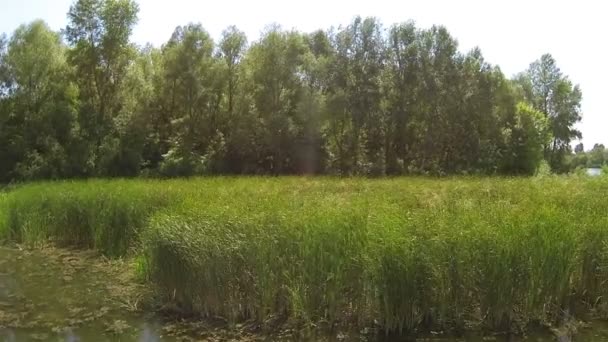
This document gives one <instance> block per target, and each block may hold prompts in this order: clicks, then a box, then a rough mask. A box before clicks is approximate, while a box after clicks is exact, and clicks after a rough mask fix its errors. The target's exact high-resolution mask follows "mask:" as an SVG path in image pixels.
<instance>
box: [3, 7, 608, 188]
mask: <svg viewBox="0 0 608 342" xmlns="http://www.w3.org/2000/svg"><path fill="white" fill-rule="evenodd" d="M137 16H138V5H137V4H136V3H135V2H134V1H133V0H77V1H76V2H75V3H74V4H73V5H72V6H71V8H70V9H69V12H68V25H67V27H66V28H65V29H64V30H62V32H60V33H58V32H53V31H52V30H50V29H49V28H48V26H47V25H46V24H45V23H44V22H42V21H35V22H33V23H30V24H27V25H22V26H21V27H19V28H18V29H17V30H16V31H15V32H14V33H13V34H12V36H10V37H6V36H5V35H3V36H0V182H10V181H19V180H31V179H59V178H71V177H91V176H97V177H114V176H120V177H124V176H137V175H158V176H189V175H197V174H336V175H368V176H382V175H400V174H435V175H443V174H533V173H535V172H536V170H537V168H538V167H539V165H540V163H541V162H542V161H543V160H546V161H547V162H548V163H549V164H550V166H551V168H552V169H553V170H554V171H556V172H564V171H567V170H568V165H570V164H569V160H570V159H571V157H569V156H570V153H571V152H570V151H571V147H570V144H571V142H572V141H574V140H576V139H579V138H581V133H580V132H578V131H577V130H576V129H574V125H575V124H576V123H577V122H578V121H580V119H581V110H580V103H581V99H582V93H581V90H580V88H579V87H578V86H577V85H575V84H573V83H572V81H570V80H569V79H568V77H567V76H565V75H563V74H562V72H561V71H560V69H559V68H558V67H557V62H556V61H555V60H554V58H553V57H552V56H551V55H549V54H546V55H543V56H541V58H540V59H539V60H537V61H535V62H533V63H532V64H531V65H530V68H529V69H528V70H526V71H524V72H522V73H521V74H519V75H517V76H516V77H515V78H513V79H509V78H508V77H505V75H504V74H503V73H502V72H501V70H500V68H498V67H497V66H494V65H491V64H490V63H488V62H487V61H486V60H485V59H484V58H483V55H482V53H481V51H480V50H479V49H477V48H476V49H473V50H471V51H468V52H461V51H459V49H458V42H457V40H456V39H455V38H454V37H452V36H451V35H450V33H449V32H448V30H447V29H446V28H445V27H441V26H433V27H431V28H428V29H424V28H418V27H417V26H416V25H415V23H413V22H411V21H408V22H404V23H400V24H395V25H392V26H385V25H383V24H382V23H381V22H380V21H379V20H378V19H376V18H361V17H357V18H354V19H353V21H352V22H351V23H350V24H349V25H347V26H345V27H339V28H334V29H330V30H318V31H315V32H312V33H302V32H298V31H295V30H284V29H282V28H281V27H278V26H271V27H269V28H267V30H266V31H265V32H263V34H262V36H261V37H260V38H259V39H258V40H257V41H253V42H249V41H248V40H247V37H246V36H245V34H244V33H243V32H241V31H240V30H239V29H238V28H237V27H235V26H231V27H228V28H227V29H226V30H225V31H224V32H223V34H222V36H221V37H220V39H219V40H218V41H217V42H215V41H214V40H213V38H212V37H211V36H210V35H209V33H208V32H207V31H206V30H205V29H204V27H203V26H202V25H201V24H196V23H190V24H187V25H184V26H179V27H177V28H176V29H175V31H174V33H173V34H172V36H171V37H170V38H169V40H168V41H167V42H166V43H165V44H164V45H163V46H161V47H153V46H150V45H146V46H137V45H136V44H134V43H133V42H132V41H131V40H130V36H131V32H132V30H133V27H134V25H135V24H136V23H137ZM602 150H603V149H602ZM577 152H579V151H578V150H577ZM598 155H599V152H598ZM568 158H570V159H568ZM567 159H568V160H567Z"/></svg>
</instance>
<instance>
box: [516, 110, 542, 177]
mask: <svg viewBox="0 0 608 342" xmlns="http://www.w3.org/2000/svg"><path fill="white" fill-rule="evenodd" d="M507 139H508V142H507V145H508V146H509V147H510V151H509V152H508V153H510V154H511V156H512V159H511V160H509V164H508V166H506V167H507V168H508V169H509V171H510V172H512V173H522V174H535V173H536V171H537V168H538V167H539V166H540V165H541V162H542V161H543V146H545V145H546V144H547V143H549V142H550V140H551V136H550V133H549V125H548V120H547V118H546V117H545V115H544V114H543V113H542V112H540V111H537V110H535V109H534V108H532V107H531V106H529V105H527V104H525V103H519V104H518V105H517V111H516V112H515V118H514V123H513V126H512V127H511V128H510V129H509V131H508V135H507Z"/></svg>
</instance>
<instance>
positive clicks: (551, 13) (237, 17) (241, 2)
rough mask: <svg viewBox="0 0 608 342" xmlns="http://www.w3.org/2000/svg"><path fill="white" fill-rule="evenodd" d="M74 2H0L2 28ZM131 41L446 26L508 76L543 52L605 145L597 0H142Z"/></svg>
mask: <svg viewBox="0 0 608 342" xmlns="http://www.w3.org/2000/svg"><path fill="white" fill-rule="evenodd" d="M71 3H72V0H0V32H6V33H7V34H10V33H12V31H13V30H14V29H15V28H16V27H17V26H18V25H19V24H21V23H26V22H29V21H32V20H34V19H38V18H41V19H44V20H45V21H46V22H47V23H49V25H50V26H51V27H52V28H53V29H60V28H62V27H64V26H65V24H66V13H67V11H68V9H69V6H70V4H71ZM138 3H139V5H140V14H139V18H140V20H139V24H138V25H137V27H136V28H135V31H134V35H133V39H134V40H135V41H136V42H137V43H140V44H144V43H146V42H151V43H153V44H154V45H156V46H160V45H161V44H162V43H164V42H166V41H167V40H168V39H169V37H170V36H171V33H172V32H173V30H174V28H175V27H176V26H177V25H184V24H187V23H189V22H201V23H202V24H203V26H204V27H205V28H206V29H207V30H208V31H209V32H210V33H211V35H212V36H213V37H214V38H218V37H219V36H220V34H221V32H222V30H223V29H224V28H225V27H227V26H229V25H236V26H237V27H239V28H240V29H241V30H243V31H245V32H246V33H247V36H248V38H249V40H250V41H252V40H255V39H257V37H258V36H259V32H260V31H262V30H263V29H264V27H265V26H266V25H268V24H271V23H278V24H280V25H281V26H283V27H284V28H286V29H291V28H296V29H299V30H301V31H305V32H309V31H313V30H315V29H318V28H329V27H330V26H339V25H345V24H348V23H349V22H350V21H351V20H352V18H353V17H354V16H355V15H361V16H364V17H365V16H375V17H378V18H379V19H380V20H381V21H382V22H383V23H384V24H385V25H386V26H389V25H390V24H393V23H396V22H402V21H406V20H409V19H413V20H414V21H416V23H417V26H419V27H429V26H431V25H433V24H441V25H444V26H446V27H447V28H448V30H449V31H450V33H451V34H452V35H453V36H454V37H455V38H456V39H458V41H459V42H460V49H461V50H463V51H464V50H468V49H470V48H472V47H474V46H479V47H480V48H481V50H482V52H483V55H484V56H485V58H486V60H487V61H489V62H490V63H492V64H497V65H499V66H500V67H501V68H502V70H503V72H504V73H505V74H506V75H507V76H511V75H513V74H515V73H517V72H519V71H523V70H525V69H526V68H527V67H528V65H529V64H530V63H531V62H532V61H534V60H535V59H537V58H539V57H540V56H541V55H542V54H543V53H546V52H548V53H551V54H552V55H553V56H554V57H555V59H556V60H557V63H558V66H559V67H560V68H561V70H562V71H563V72H564V73H565V74H567V75H568V76H569V77H570V79H571V80H573V82H574V83H578V84H580V86H581V88H582V90H583V105H582V109H583V121H582V123H581V124H580V125H579V126H578V127H579V129H580V130H581V131H582V132H583V136H584V137H583V142H584V143H585V148H586V149H589V148H591V147H592V145H593V144H594V143H596V142H600V143H604V144H608V125H607V124H608V117H606V115H608V109H606V106H604V104H603V101H602V96H604V95H608V94H604V93H605V90H606V89H607V87H606V85H605V84H606V83H605V82H606V80H608V68H606V63H607V62H608V61H607V60H606V56H605V54H604V53H605V52H606V51H608V49H607V48H606V42H607V40H606V34H608V24H607V22H608V21H606V20H605V18H606V13H608V11H607V10H606V7H607V6H605V5H604V4H603V2H602V1H600V0H578V1H573V0H569V1H565V0H511V1H491V0H485V1H484V0H427V1H423V0H401V1H396V0H395V1H393V0H366V1H362V0H350V1H348V0H335V1H331V0H323V1H322V0H300V1H287V0H282V1H281V0H258V1H251V0H232V1H222V0H214V1H205V0H172V1H162V0H139V1H138Z"/></svg>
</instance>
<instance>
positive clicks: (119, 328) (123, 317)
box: [0, 248, 177, 342]
mask: <svg viewBox="0 0 608 342" xmlns="http://www.w3.org/2000/svg"><path fill="white" fill-rule="evenodd" d="M124 269H126V267H125V265H124V264H122V265H121V264H120V263H117V262H115V263H110V262H104V261H103V260H102V259H100V258H99V257H97V256H95V255H93V254H92V253H82V252H78V253H76V252H67V251H58V250H54V249H46V250H41V251H35V252H25V251H18V250H13V249H6V248H0V341H2V340H4V341H11V342H13V341H14V342H18V341H37V340H38V341H70V342H71V341H93V342H95V341H142V342H153V341H160V340H162V341H174V340H175V341H177V339H176V338H174V337H172V336H163V331H162V326H161V324H160V323H159V320H158V319H157V318H155V317H154V316H148V315H145V314H144V313H142V312H140V311H138V310H137V308H136V306H137V299H138V298H137V296H138V295H137V291H138V290H139V289H138V286H140V285H137V283H136V282H134V281H133V279H132V277H131V276H130V275H129V274H128V272H121V271H123V270H124Z"/></svg>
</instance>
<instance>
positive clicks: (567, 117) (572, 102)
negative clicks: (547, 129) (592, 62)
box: [518, 54, 582, 171]
mask: <svg viewBox="0 0 608 342" xmlns="http://www.w3.org/2000/svg"><path fill="white" fill-rule="evenodd" d="M518 82H519V83H520V84H521V85H522V88H523V89H524V93H525V96H526V99H527V100H528V102H530V103H531V104H533V106H534V108H536V109H537V110H540V111H541V112H543V113H544V114H545V116H547V118H548V120H549V124H550V126H551V132H552V135H553V140H552V141H551V142H550V143H548V144H547V145H546V146H545V149H544V150H545V159H547V161H548V162H549V164H550V165H551V168H552V169H553V170H554V171H561V169H562V164H563V159H564V156H565V154H566V151H567V149H568V148H569V145H570V142H571V141H572V140H573V139H580V138H581V137H582V136H581V133H580V132H579V131H577V130H576V129H574V124H576V123H577V122H579V121H580V120H581V112H580V104H581V100H582V92H581V90H580V88H579V86H578V85H573V84H572V82H570V80H568V78H567V77H565V76H564V75H563V74H562V72H561V71H560V69H559V68H558V67H557V65H556V62H555V59H554V58H553V57H552V56H551V55H549V54H545V55H543V56H542V57H541V58H540V59H539V60H537V61H535V62H534V63H532V64H531V65H530V68H529V69H528V71H527V72H526V73H525V74H523V75H520V76H519V79H518Z"/></svg>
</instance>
